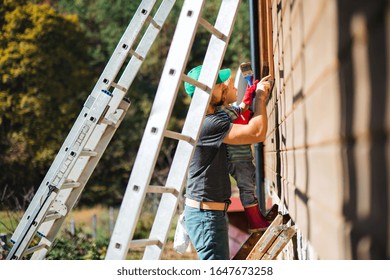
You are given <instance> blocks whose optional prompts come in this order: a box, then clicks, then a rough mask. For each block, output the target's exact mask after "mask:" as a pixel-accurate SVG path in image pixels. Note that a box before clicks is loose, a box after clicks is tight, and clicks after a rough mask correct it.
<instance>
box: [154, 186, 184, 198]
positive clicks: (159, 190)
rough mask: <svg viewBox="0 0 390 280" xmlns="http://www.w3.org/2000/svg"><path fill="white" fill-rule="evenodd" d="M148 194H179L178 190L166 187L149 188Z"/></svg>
mask: <svg viewBox="0 0 390 280" xmlns="http://www.w3.org/2000/svg"><path fill="white" fill-rule="evenodd" d="M148 193H171V194H174V195H175V196H177V195H178V194H179V192H178V191H177V189H176V188H172V187H164V186H149V188H148Z"/></svg>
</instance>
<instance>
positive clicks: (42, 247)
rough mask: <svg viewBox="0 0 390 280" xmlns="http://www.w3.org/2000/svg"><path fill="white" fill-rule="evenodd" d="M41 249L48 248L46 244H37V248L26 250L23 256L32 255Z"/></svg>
mask: <svg viewBox="0 0 390 280" xmlns="http://www.w3.org/2000/svg"><path fill="white" fill-rule="evenodd" d="M42 249H49V246H48V245H47V244H39V245H37V246H34V247H31V248H28V249H26V251H24V253H23V255H30V254H32V253H34V252H36V251H38V250H42Z"/></svg>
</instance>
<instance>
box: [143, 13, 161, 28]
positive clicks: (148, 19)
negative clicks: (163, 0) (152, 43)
mask: <svg viewBox="0 0 390 280" xmlns="http://www.w3.org/2000/svg"><path fill="white" fill-rule="evenodd" d="M146 20H147V21H148V22H149V23H150V24H151V25H152V26H153V27H154V28H156V29H158V30H161V25H159V24H158V23H157V22H156V21H155V20H154V18H153V17H151V16H150V15H149V16H148V18H147V19H146Z"/></svg>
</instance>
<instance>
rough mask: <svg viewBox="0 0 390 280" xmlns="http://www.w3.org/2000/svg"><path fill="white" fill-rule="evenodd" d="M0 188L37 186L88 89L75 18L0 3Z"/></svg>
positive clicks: (39, 7)
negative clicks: (0, 20) (0, 169)
mask: <svg viewBox="0 0 390 280" xmlns="http://www.w3.org/2000/svg"><path fill="white" fill-rule="evenodd" d="M1 2H2V3H1V5H0V6H1V10H0V14H2V17H0V18H1V19H2V25H1V33H0V126H1V130H0V166H1V167H2V172H1V176H0V187H4V186H6V185H8V186H9V187H11V188H12V189H13V190H14V191H15V194H17V195H21V194H22V193H23V191H22V189H23V188H26V189H28V188H31V187H32V186H35V187H37V185H39V183H40V181H41V180H42V178H43V175H44V174H45V172H46V171H47V169H48V167H49V166H50V164H51V161H52V160H53V158H54V156H55V154H56V153H57V151H58V149H59V147H60V145H61V143H62V142H63V139H64V137H65V136H66V134H67V132H68V130H69V128H70V127H71V124H72V121H73V119H74V118H75V116H76V113H77V112H78V111H79V110H80V108H81V105H82V101H83V100H84V99H85V97H86V89H89V87H90V74H89V72H88V64H87V63H88V56H87V53H86V50H85V44H84V34H83V32H82V31H81V29H80V27H79V24H78V19H77V16H75V15H67V16H63V15H60V14H58V13H57V12H56V11H55V10H54V9H53V8H51V7H50V6H48V5H40V4H34V3H26V2H27V1H9V0H3V1H1Z"/></svg>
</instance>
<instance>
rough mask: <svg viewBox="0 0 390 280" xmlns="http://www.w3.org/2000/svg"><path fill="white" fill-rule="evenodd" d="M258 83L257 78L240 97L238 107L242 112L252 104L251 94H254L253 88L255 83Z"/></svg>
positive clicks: (255, 85)
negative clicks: (242, 96) (241, 97)
mask: <svg viewBox="0 0 390 280" xmlns="http://www.w3.org/2000/svg"><path fill="white" fill-rule="evenodd" d="M258 83H259V81H258V80H256V81H254V82H253V84H252V85H251V86H248V87H247V88H246V91H245V95H244V98H243V99H242V101H241V103H240V105H239V106H240V108H241V110H242V112H245V111H246V110H248V109H249V107H250V106H251V105H252V102H253V96H254V94H255V90H256V87H257V84H258Z"/></svg>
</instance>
